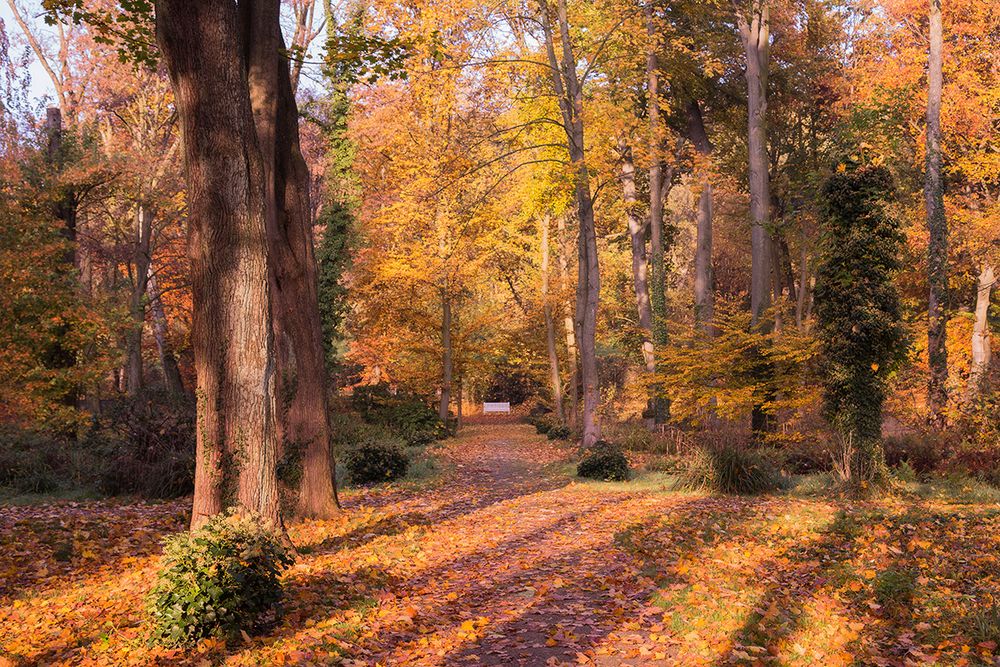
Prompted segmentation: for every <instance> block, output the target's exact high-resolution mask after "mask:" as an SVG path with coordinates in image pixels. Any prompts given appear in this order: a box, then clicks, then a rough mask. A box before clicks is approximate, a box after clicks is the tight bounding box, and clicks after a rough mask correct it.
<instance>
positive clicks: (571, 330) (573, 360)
mask: <svg viewBox="0 0 1000 667" xmlns="http://www.w3.org/2000/svg"><path fill="white" fill-rule="evenodd" d="M556 228H557V230H558V232H559V286H560V291H561V292H562V294H563V295H564V297H565V295H567V294H569V239H568V238H567V237H568V233H567V230H566V216H565V215H561V216H559V220H558V222H557V223H556ZM563 309H564V310H563V329H564V330H565V334H566V357H567V358H568V359H569V420H568V421H569V426H570V428H573V429H575V428H576V420H577V414H578V413H579V411H580V396H579V389H578V385H579V384H580V382H579V376H578V375H577V367H578V365H579V364H578V359H577V353H576V320H575V318H574V317H573V308H572V307H571V306H570V304H569V302H568V300H567V301H566V302H565V303H564V306H563Z"/></svg>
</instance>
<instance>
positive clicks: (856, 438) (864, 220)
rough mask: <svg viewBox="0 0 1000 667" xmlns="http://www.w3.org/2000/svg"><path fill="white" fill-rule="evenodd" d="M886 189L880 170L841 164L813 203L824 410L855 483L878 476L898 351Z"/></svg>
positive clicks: (894, 226) (894, 240)
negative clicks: (818, 236)
mask: <svg viewBox="0 0 1000 667" xmlns="http://www.w3.org/2000/svg"><path fill="white" fill-rule="evenodd" d="M892 190H893V188H892V179H891V176H890V175H889V172H888V170H886V169H885V168H882V167H861V168H857V169H850V170H848V169H846V165H845V170H844V171H843V172H841V173H837V174H835V175H834V176H832V177H831V178H830V179H829V181H828V182H827V183H826V185H825V186H824V188H823V193H822V201H821V221H822V226H823V232H824V233H823V237H822V238H823V241H822V245H821V248H820V265H819V269H818V272H817V276H816V292H815V298H816V318H817V329H818V330H817V334H818V336H819V339H820V340H821V341H822V343H823V357H822V363H823V368H822V370H823V384H824V410H825V413H826V416H827V418H828V419H829V420H830V423H831V424H832V426H833V427H834V429H835V430H836V431H837V434H838V436H839V440H840V443H841V445H842V449H841V474H842V475H843V476H844V478H845V480H846V481H847V482H848V483H849V484H850V485H851V486H852V487H854V488H856V489H865V488H867V487H869V486H871V485H878V484H881V483H882V482H884V481H885V478H886V468H885V461H884V455H883V452H882V445H881V436H882V405H883V403H884V402H885V398H886V395H887V393H888V389H889V385H888V382H889V378H890V376H891V374H892V373H893V372H894V371H895V369H896V368H897V367H898V366H899V364H900V363H901V362H902V361H903V360H904V357H905V337H904V330H903V326H902V323H901V315H900V305H899V296H898V294H897V293H896V287H895V285H894V283H893V277H894V275H895V273H896V272H897V271H898V270H899V259H898V258H899V256H900V251H901V249H902V245H903V240H904V239H903V235H902V233H901V232H900V230H899V224H898V223H897V221H896V220H895V219H893V218H892V217H891V216H890V215H889V214H888V212H887V208H886V207H887V203H888V200H889V199H890V198H891V197H892Z"/></svg>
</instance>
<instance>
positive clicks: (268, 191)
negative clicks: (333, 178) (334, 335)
mask: <svg viewBox="0 0 1000 667" xmlns="http://www.w3.org/2000/svg"><path fill="white" fill-rule="evenodd" d="M239 7H240V12H241V14H242V16H241V21H242V25H243V26H244V28H245V30H246V33H245V39H244V47H245V48H246V61H247V72H248V79H249V87H250V99H251V102H252V105H253V113H254V126H255V128H256V133H257V140H258V143H259V145H260V150H261V155H262V156H263V163H264V177H265V195H266V201H267V238H268V252H269V255H270V269H271V275H270V289H271V298H272V302H273V309H274V310H273V327H274V337H275V351H276V361H277V369H276V370H277V395H278V397H279V399H280V400H279V404H278V405H279V413H278V415H279V419H278V427H279V435H280V438H281V440H280V445H281V451H282V455H283V456H286V457H287V456H293V455H294V456H297V457H298V458H299V460H300V463H301V469H302V477H301V481H300V482H299V487H298V489H292V491H293V492H297V493H295V495H296V496H297V498H296V506H295V513H296V514H297V515H298V516H304V517H317V518H328V517H331V516H333V515H335V514H337V512H338V511H339V508H338V504H337V498H336V491H335V489H334V487H333V479H334V462H333V457H332V455H331V453H330V425H329V404H328V399H327V390H326V373H325V360H324V348H323V330H322V324H321V322H320V315H319V301H318V297H317V277H316V258H315V256H314V248H313V237H312V208H311V205H310V201H309V170H308V168H307V166H306V163H305V159H304V158H303V157H302V152H301V149H300V147H299V114H298V108H297V107H296V104H295V98H294V96H293V94H292V87H291V79H290V74H289V63H288V60H287V58H286V57H285V56H284V53H285V44H284V40H283V38H282V35H281V25H280V11H281V3H280V1H279V0H246V1H244V2H240V3H239Z"/></svg>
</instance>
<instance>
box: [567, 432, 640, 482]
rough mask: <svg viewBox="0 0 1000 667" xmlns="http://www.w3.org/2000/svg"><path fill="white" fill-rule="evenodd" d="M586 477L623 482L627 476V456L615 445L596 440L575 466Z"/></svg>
mask: <svg viewBox="0 0 1000 667" xmlns="http://www.w3.org/2000/svg"><path fill="white" fill-rule="evenodd" d="M576 474H577V475H579V476H580V477H586V478H587V479H599V480H603V481H606V482H611V481H618V482H624V481H626V480H627V479H628V478H629V465H628V458H626V457H625V453H624V452H622V450H621V448H620V447H618V446H617V445H613V444H611V443H609V442H606V441H604V440H598V441H597V442H596V443H595V444H594V446H593V447H591V448H590V450H589V451H588V452H587V454H586V455H585V456H584V457H583V459H582V460H581V461H580V463H579V464H578V465H577V467H576Z"/></svg>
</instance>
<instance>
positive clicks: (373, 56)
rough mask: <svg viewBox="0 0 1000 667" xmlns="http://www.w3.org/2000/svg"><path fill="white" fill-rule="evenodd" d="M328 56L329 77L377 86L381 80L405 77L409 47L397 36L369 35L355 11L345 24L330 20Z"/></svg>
mask: <svg viewBox="0 0 1000 667" xmlns="http://www.w3.org/2000/svg"><path fill="white" fill-rule="evenodd" d="M326 54H327V55H326V63H325V70H326V72H327V76H328V77H329V78H333V79H336V80H338V81H343V82H345V83H356V82H364V83H367V84H374V83H375V82H377V81H378V80H379V79H381V78H388V79H389V80H397V79H404V78H406V69H405V63H406V59H407V58H408V57H409V55H410V47H409V45H408V44H406V43H405V42H403V41H402V40H401V39H399V38H398V37H388V38H387V37H383V36H380V35H374V34H370V33H368V32H366V31H365V15H364V13H363V12H362V11H356V12H354V13H352V15H351V16H350V17H348V19H347V20H346V21H344V22H343V23H339V24H338V23H337V22H336V21H334V20H332V19H331V20H330V24H329V25H328V27H327V35H326Z"/></svg>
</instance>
